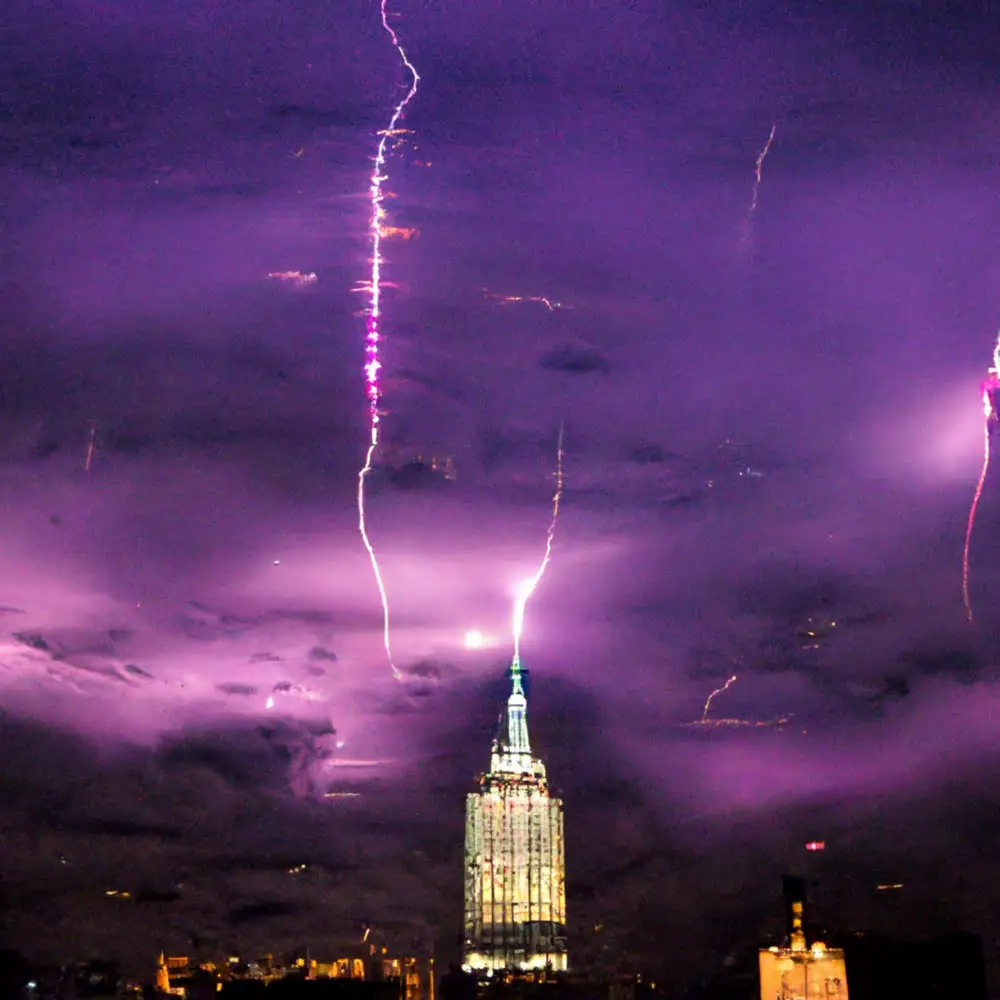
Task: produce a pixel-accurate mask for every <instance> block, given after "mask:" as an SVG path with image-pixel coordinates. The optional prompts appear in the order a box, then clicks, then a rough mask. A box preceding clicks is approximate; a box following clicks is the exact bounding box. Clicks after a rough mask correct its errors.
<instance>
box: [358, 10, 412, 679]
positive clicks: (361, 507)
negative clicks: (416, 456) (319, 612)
mask: <svg viewBox="0 0 1000 1000" xmlns="http://www.w3.org/2000/svg"><path fill="white" fill-rule="evenodd" d="M386 4H387V0H381V4H380V7H379V10H380V13H381V15H382V27H383V28H384V29H385V31H386V32H387V33H388V35H389V38H390V39H391V40H392V44H393V47H394V48H395V49H396V52H397V53H398V54H399V58H400V59H401V60H402V63H403V66H404V67H405V68H406V70H407V72H408V73H409V74H410V86H409V89H408V90H407V92H406V96H405V97H404V98H403V99H402V100H401V101H400V102H399V103H398V104H397V105H396V106H395V108H394V109H393V112H392V116H391V117H390V119H389V124H388V125H387V126H386V128H385V129H383V130H382V132H381V133H380V135H379V142H378V146H377V147H376V150H375V164H374V167H373V168H372V174H371V178H370V182H369V188H368V194H369V205H370V207H371V214H370V216H369V219H370V221H369V231H370V232H371V241H372V256H371V277H370V279H369V285H368V308H367V310H366V313H367V320H366V324H365V327H366V334H365V366H364V371H365V386H366V394H367V396H368V419H369V427H370V432H371V435H370V438H369V443H368V451H367V453H366V454H365V463H364V465H363V466H362V467H361V471H360V472H359V473H358V531H359V533H360V534H361V541H362V542H363V543H364V546H365V549H366V550H367V551H368V558H369V559H370V560H371V564H372V571H373V573H374V574H375V583H376V585H377V586H378V592H379V597H380V598H381V600H382V641H383V644H384V646H385V655H386V657H387V658H388V660H389V666H390V668H391V669H392V674H393V677H395V678H396V679H397V680H399V679H400V677H401V676H402V675H401V674H400V672H399V671H398V670H397V669H396V665H395V663H393V661H392V645H391V643H390V641H389V596H388V594H387V593H386V589H385V581H384V580H383V579H382V571H381V569H379V564H378V558H377V557H376V555H375V549H374V548H373V546H372V543H371V539H370V538H369V537H368V526H367V523H366V519H365V483H366V480H367V479H368V473H369V472H371V470H372V460H373V458H374V455H375V451H376V449H377V448H378V446H379V419H380V416H381V414H380V411H379V399H380V397H381V389H380V387H379V376H378V373H379V369H380V368H381V367H382V364H381V362H380V361H379V335H380V334H379V323H380V320H381V317H382V240H383V238H384V237H385V227H383V225H382V222H383V220H384V219H385V216H386V212H385V209H384V208H383V207H382V202H383V201H384V200H385V193H384V192H383V190H382V185H383V184H384V183H385V181H386V180H387V179H388V175H387V174H386V172H385V164H386V159H387V158H388V155H389V153H390V151H391V150H390V148H389V142H390V140H391V139H393V137H394V136H396V135H398V134H399V133H398V132H397V129H396V126H397V125H398V124H399V120H400V118H402V117H403V112H404V111H405V110H406V106H407V105H408V104H409V103H410V101H411V100H413V98H414V96H415V95H416V93H417V86H418V84H419V83H420V76H419V74H418V73H417V70H416V67H415V66H414V65H413V63H411V62H410V60H409V59H408V58H407V55H406V52H405V51H404V49H403V46H402V45H401V44H400V42H399V38H398V36H397V35H396V32H395V31H394V30H393V29H392V27H391V25H390V24H389V14H388V11H387V9H386Z"/></svg>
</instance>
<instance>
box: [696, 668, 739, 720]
mask: <svg viewBox="0 0 1000 1000" xmlns="http://www.w3.org/2000/svg"><path fill="white" fill-rule="evenodd" d="M736 677H737V675H736V674H733V675H732V676H731V677H730V678H729V680H727V681H726V683H725V684H723V685H722V686H721V687H717V688H716V689H715V690H714V691H713V692H712V693H711V694H710V695H709V696H708V698H706V699H705V708H704V710H703V711H702V713H701V721H702V722H708V710H709V709H710V708H711V707H712V699H713V698H714V697H715V696H716V695H720V694H724V693H725V692H726V691H728V690H729V688H730V687H731V686H732V685H733V684H735V683H736Z"/></svg>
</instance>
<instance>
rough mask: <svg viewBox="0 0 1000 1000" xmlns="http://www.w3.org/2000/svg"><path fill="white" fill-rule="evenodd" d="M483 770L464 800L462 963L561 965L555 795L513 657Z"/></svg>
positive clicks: (488, 969) (561, 886)
mask: <svg viewBox="0 0 1000 1000" xmlns="http://www.w3.org/2000/svg"><path fill="white" fill-rule="evenodd" d="M510 677H511V685H512V687H511V694H510V697H509V698H508V699H507V714H506V717H505V718H504V721H503V722H502V724H501V727H500V732H499V734H498V735H497V738H496V739H495V740H494V741H493V750H492V755H491V757H490V770H489V771H488V772H487V773H486V774H484V775H482V777H481V778H480V781H479V791H477V792H472V793H471V794H470V795H469V796H468V799H467V803H466V821H465V928H464V930H465V933H464V944H463V959H462V967H463V969H465V970H466V971H467V972H475V973H485V974H489V975H492V974H493V973H495V972H501V971H509V972H517V971H525V970H531V969H537V970H541V969H551V970H552V971H554V972H563V971H565V970H566V968H567V954H566V886H565V856H564V851H563V810H562V802H561V801H560V800H559V799H555V798H552V796H551V795H550V794H549V787H548V781H547V779H546V773H545V765H544V764H543V763H542V761H541V760H540V759H539V758H538V757H536V756H535V755H534V754H533V753H532V752H531V744H530V742H529V739H528V721H527V699H526V698H525V694H524V687H523V685H522V678H521V664H520V663H519V661H518V660H517V659H516V658H515V660H514V662H513V663H512V664H511V669H510Z"/></svg>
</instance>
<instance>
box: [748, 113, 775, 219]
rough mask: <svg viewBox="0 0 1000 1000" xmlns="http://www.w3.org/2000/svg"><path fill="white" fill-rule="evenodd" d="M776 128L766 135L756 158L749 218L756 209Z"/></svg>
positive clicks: (772, 127) (773, 126) (773, 127)
mask: <svg viewBox="0 0 1000 1000" xmlns="http://www.w3.org/2000/svg"><path fill="white" fill-rule="evenodd" d="M777 128H778V126H777V125H776V124H775V125H772V126H771V131H770V133H769V134H768V137H767V142H766V143H764V148H763V149H762V150H761V151H760V156H758V157H757V166H756V168H755V170H754V178H753V198H752V199H751V200H750V212H749V215H751V216H752V215H753V213H754V212H755V211H756V209H757V195H758V194H759V193H760V181H761V177H762V175H763V170H764V161H765V160H766V159H767V154H768V153H770V152H771V146H772V145H773V143H774V133H775V130H776V129H777Z"/></svg>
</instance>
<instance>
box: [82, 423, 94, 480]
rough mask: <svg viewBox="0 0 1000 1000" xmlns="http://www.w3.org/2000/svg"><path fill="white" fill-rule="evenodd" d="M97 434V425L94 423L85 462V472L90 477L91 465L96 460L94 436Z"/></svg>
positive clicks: (91, 425) (91, 426) (91, 427)
mask: <svg viewBox="0 0 1000 1000" xmlns="http://www.w3.org/2000/svg"><path fill="white" fill-rule="evenodd" d="M96 433H97V425H96V424H95V423H93V422H91V424H90V438H89V440H88V441H87V457H86V459H84V462H83V471H84V472H86V473H87V475H88V476H89V475H90V463H91V462H93V460H94V435H95V434H96Z"/></svg>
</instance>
